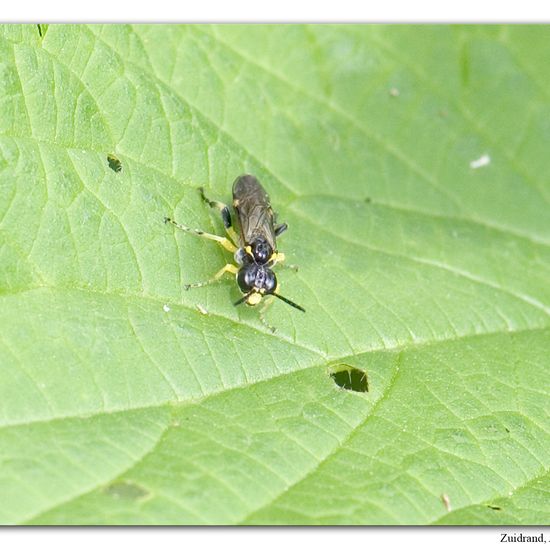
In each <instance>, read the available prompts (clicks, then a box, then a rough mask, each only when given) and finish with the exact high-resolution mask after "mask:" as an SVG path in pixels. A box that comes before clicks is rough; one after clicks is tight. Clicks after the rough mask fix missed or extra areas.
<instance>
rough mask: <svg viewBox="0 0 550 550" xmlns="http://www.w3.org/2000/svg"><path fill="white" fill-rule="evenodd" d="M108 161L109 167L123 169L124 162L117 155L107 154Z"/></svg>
mask: <svg viewBox="0 0 550 550" xmlns="http://www.w3.org/2000/svg"><path fill="white" fill-rule="evenodd" d="M107 162H108V163H109V168H110V169H111V170H113V171H114V172H120V171H121V170H122V163H121V162H120V160H118V159H117V158H116V157H115V155H107Z"/></svg>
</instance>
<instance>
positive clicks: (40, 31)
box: [36, 23, 48, 38]
mask: <svg viewBox="0 0 550 550" xmlns="http://www.w3.org/2000/svg"><path fill="white" fill-rule="evenodd" d="M36 27H37V28H38V34H39V35H40V38H44V37H45V36H46V31H47V30H48V25H41V24H40V23H38V24H37V25H36Z"/></svg>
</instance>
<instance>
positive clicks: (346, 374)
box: [330, 363, 369, 393]
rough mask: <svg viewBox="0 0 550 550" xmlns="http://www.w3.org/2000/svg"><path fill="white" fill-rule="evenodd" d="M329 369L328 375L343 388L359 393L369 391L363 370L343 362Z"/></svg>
mask: <svg viewBox="0 0 550 550" xmlns="http://www.w3.org/2000/svg"><path fill="white" fill-rule="evenodd" d="M330 370H331V373H330V377H331V378H332V379H333V380H334V383H335V384H336V385H337V386H340V387H341V388H343V389H344V390H349V391H356V392H361V393H364V392H368V391H369V381H368V378H367V373H366V372H365V371H362V370H359V369H356V368H355V367H352V366H351V365H346V364H344V363H341V364H340V365H336V366H334V367H331V369H330Z"/></svg>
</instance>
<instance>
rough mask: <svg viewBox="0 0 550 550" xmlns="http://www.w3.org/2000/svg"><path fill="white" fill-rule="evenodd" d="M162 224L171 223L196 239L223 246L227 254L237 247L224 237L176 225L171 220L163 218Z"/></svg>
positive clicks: (179, 224) (180, 224)
mask: <svg viewBox="0 0 550 550" xmlns="http://www.w3.org/2000/svg"><path fill="white" fill-rule="evenodd" d="M164 223H171V224H172V225H175V226H176V227H177V228H178V229H181V230H182V231H185V232H186V233H191V235H196V236H197V237H203V238H204V239H210V240H211V241H216V242H217V243H218V244H220V245H221V246H223V247H224V248H225V249H226V250H229V252H235V250H237V247H236V246H235V245H234V244H233V243H232V242H231V241H230V240H229V239H227V238H226V237H220V236H219V235H214V234H212V233H206V232H204V231H201V230H200V229H192V228H191V227H189V226H187V225H184V224H182V223H177V222H175V221H174V220H172V219H171V218H164Z"/></svg>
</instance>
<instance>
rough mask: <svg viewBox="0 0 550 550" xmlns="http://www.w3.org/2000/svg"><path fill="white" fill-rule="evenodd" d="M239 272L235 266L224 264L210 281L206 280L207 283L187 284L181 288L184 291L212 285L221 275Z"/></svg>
mask: <svg viewBox="0 0 550 550" xmlns="http://www.w3.org/2000/svg"><path fill="white" fill-rule="evenodd" d="M238 271H239V268H238V267H237V266H236V265H233V264H225V265H224V266H223V267H222V268H221V269H220V270H219V271H218V272H217V273H216V274H215V275H214V277H212V278H211V279H208V281H202V282H200V283H189V284H187V285H184V287H183V288H185V290H189V289H190V288H199V287H201V286H206V285H211V284H212V283H217V282H218V281H219V280H220V279H221V278H222V277H223V275H225V274H226V273H233V275H236V274H237V273H238Z"/></svg>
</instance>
